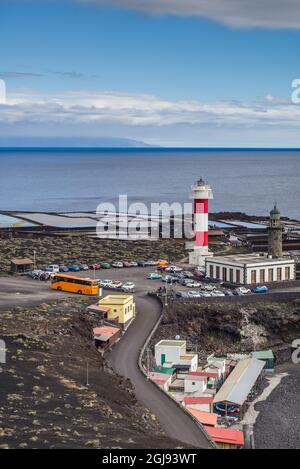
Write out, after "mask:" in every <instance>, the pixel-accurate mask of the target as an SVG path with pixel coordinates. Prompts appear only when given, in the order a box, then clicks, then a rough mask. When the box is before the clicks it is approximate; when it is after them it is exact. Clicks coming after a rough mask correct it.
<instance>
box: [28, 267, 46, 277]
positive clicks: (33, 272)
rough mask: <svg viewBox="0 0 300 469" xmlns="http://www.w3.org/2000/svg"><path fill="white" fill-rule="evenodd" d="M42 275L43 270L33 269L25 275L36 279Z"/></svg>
mask: <svg viewBox="0 0 300 469" xmlns="http://www.w3.org/2000/svg"><path fill="white" fill-rule="evenodd" d="M42 273H44V270H40V269H34V270H31V271H30V272H27V274H26V275H27V277H31V278H34V279H37V278H38V277H39V275H41V274H42Z"/></svg>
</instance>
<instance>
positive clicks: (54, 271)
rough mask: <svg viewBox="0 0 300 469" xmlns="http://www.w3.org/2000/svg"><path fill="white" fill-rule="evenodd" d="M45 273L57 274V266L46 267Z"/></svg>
mask: <svg viewBox="0 0 300 469" xmlns="http://www.w3.org/2000/svg"><path fill="white" fill-rule="evenodd" d="M47 272H49V273H50V274H57V273H58V272H59V265H58V264H50V265H48V267H47Z"/></svg>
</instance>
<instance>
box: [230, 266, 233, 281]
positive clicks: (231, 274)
mask: <svg viewBox="0 0 300 469" xmlns="http://www.w3.org/2000/svg"><path fill="white" fill-rule="evenodd" d="M229 278H230V282H231V283H233V269H230V270H229Z"/></svg>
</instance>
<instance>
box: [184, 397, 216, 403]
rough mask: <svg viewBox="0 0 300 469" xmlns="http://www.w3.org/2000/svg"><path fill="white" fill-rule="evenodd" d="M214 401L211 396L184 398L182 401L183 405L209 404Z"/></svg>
mask: <svg viewBox="0 0 300 469" xmlns="http://www.w3.org/2000/svg"><path fill="white" fill-rule="evenodd" d="M213 400H214V397H213V396H199V397H198V396H194V397H193V396H186V397H184V399H183V401H184V403H185V405H191V404H211V403H212V402H213Z"/></svg>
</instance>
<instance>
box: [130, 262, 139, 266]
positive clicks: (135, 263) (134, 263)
mask: <svg viewBox="0 0 300 469" xmlns="http://www.w3.org/2000/svg"><path fill="white" fill-rule="evenodd" d="M128 264H129V267H138V263H137V262H135V261H130V262H128Z"/></svg>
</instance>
